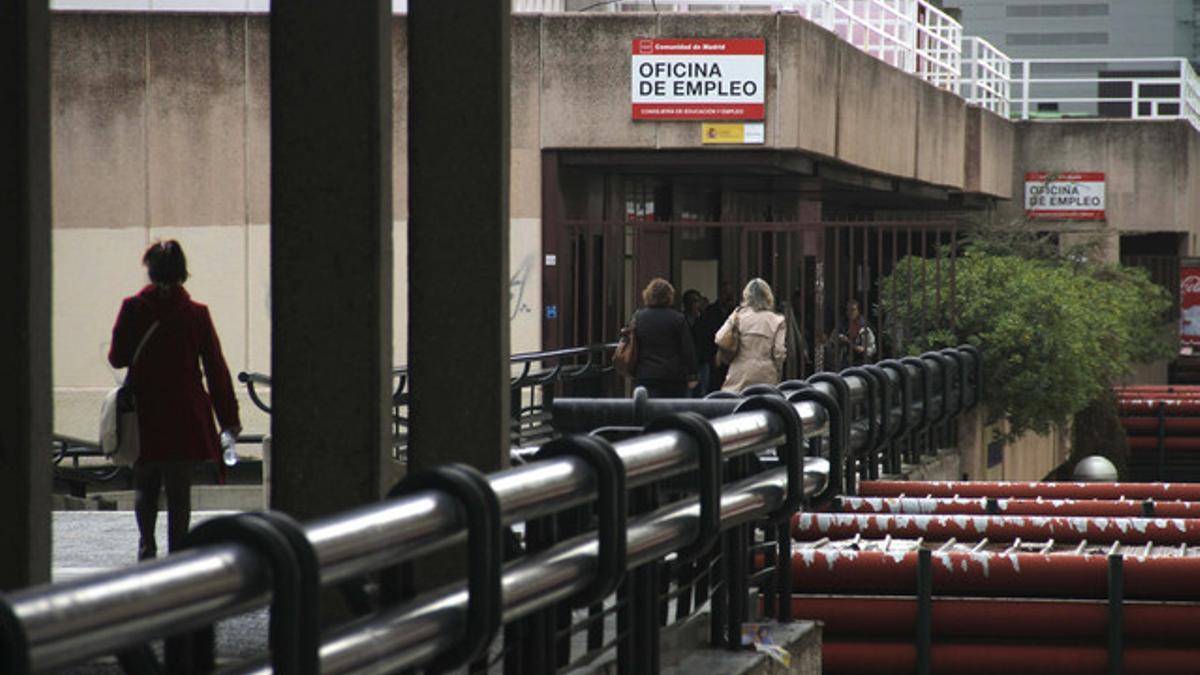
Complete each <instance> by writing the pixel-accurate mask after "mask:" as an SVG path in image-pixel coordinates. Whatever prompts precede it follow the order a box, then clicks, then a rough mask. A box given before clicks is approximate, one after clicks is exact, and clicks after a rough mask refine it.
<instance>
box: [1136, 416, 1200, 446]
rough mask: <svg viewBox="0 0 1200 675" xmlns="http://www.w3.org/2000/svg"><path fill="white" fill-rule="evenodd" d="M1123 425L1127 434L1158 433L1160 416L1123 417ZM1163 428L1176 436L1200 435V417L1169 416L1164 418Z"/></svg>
mask: <svg viewBox="0 0 1200 675" xmlns="http://www.w3.org/2000/svg"><path fill="white" fill-rule="evenodd" d="M1121 427H1122V428H1124V429H1125V433H1127V434H1157V433H1158V418H1157V417H1122V418H1121ZM1163 428H1164V429H1165V430H1166V432H1167V433H1168V434H1174V435H1176V436H1187V435H1194V436H1200V417H1167V418H1165V419H1163ZM1197 440H1198V441H1200V439H1197Z"/></svg>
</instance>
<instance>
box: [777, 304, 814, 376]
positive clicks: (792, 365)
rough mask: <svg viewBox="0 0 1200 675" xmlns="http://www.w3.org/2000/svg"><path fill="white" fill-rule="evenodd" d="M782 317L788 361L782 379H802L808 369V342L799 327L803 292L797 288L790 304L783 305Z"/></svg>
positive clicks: (802, 309) (801, 328)
mask: <svg viewBox="0 0 1200 675" xmlns="http://www.w3.org/2000/svg"><path fill="white" fill-rule="evenodd" d="M782 306H783V317H784V319H785V321H786V326H787V353H788V359H787V362H786V363H784V366H783V370H784V372H783V375H782V378H783V379H786V380H795V379H800V378H802V377H804V374H805V372H806V371H807V367H808V361H809V358H808V340H807V339H806V338H805V335H804V329H803V327H802V326H801V325H800V323H801V322H800V317H801V316H803V311H804V291H803V290H801V289H799V288H797V289H796V292H795V293H793V294H792V301H791V302H790V303H783V305H782Z"/></svg>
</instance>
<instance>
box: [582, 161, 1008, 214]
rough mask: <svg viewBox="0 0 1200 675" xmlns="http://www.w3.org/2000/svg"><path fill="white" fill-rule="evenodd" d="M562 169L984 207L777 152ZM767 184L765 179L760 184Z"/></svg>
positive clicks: (903, 205) (850, 199)
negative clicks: (706, 179) (701, 178)
mask: <svg viewBox="0 0 1200 675" xmlns="http://www.w3.org/2000/svg"><path fill="white" fill-rule="evenodd" d="M559 158H560V162H561V164H562V166H565V167H572V168H577V169H583V170H590V171H603V172H605V173H616V174H627V175H658V176H678V177H696V176H711V177H713V178H715V179H719V180H721V181H722V182H723V183H729V182H731V181H732V182H734V183H735V184H740V185H739V187H742V186H744V185H748V183H742V180H739V179H750V180H753V179H760V180H759V185H760V188H759V189H769V190H772V191H779V192H802V193H807V194H811V195H812V198H813V199H814V200H821V201H824V202H828V203H845V204H853V205H855V206H858V207H865V208H878V209H962V208H981V207H983V206H984V203H983V202H986V200H983V201H982V202H981V201H980V200H978V199H973V198H972V197H971V196H970V195H964V194H963V193H962V192H961V191H958V190H953V189H949V188H945V187H942V186H937V185H930V184H928V183H922V182H919V181H913V180H905V179H901V178H896V177H893V176H886V175H882V174H876V173H871V172H865V171H861V170H858V169H856V168H854V167H850V166H847V165H845V164H842V163H839V162H836V161H832V160H828V159H824V158H816V157H813V156H810V155H806V154H803V153H798V152H787V151H779V150H733V149H721V150H710V149H705V150H564V151H559ZM762 179H766V180H762Z"/></svg>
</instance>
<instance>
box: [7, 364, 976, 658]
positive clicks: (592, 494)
mask: <svg viewBox="0 0 1200 675" xmlns="http://www.w3.org/2000/svg"><path fill="white" fill-rule="evenodd" d="M938 363H939V362H938V361H936V360H934V361H933V362H931V363H929V366H930V367H937V366H938ZM976 372H977V371H976ZM856 377H857V378H858V382H857V384H856V383H854V382H846V385H847V386H846V387H845V394H846V397H847V399H849V401H850V405H851V407H853V406H854V405H856V403H855V401H861V400H863V397H865V396H867V395H868V394H869V392H870V390H869V389H868V388H867V387H866V386H865V382H864V381H863V380H862V379H861V377H859V376H853V377H847V378H845V379H846V380H851V379H855V378H856ZM825 379H826V380H827V379H828V378H827V377H826V378H825ZM941 380H942V378H940V377H937V378H933V381H934V382H938V381H941ZM947 381H948V379H947ZM826 384H827V383H826V382H825V381H822V382H816V383H814V385H813V386H812V388H818V389H819V388H821V387H822V386H824V385H826ZM804 391H805V390H801V391H800V393H803V392H804ZM938 393H939V395H941V396H942V397H943V398H944V396H945V392H941V391H939V392H938ZM770 396H772V395H771V394H768V395H767V397H768V398H769V397H770ZM742 400H748V399H742ZM797 400H798V399H797ZM826 400H829V399H826ZM726 401H728V399H725V400H719V402H721V403H724V402H726ZM739 402H740V401H739ZM926 403H929V404H933V403H934V402H933V401H932V400H931V401H927V402H926ZM774 405H775V406H778V405H779V404H778V403H776V404H774ZM788 405H790V408H788V407H787V406H785V411H787V412H788V414H791V411H794V413H795V414H796V415H797V416H798V421H799V424H800V427H799V428H800V429H803V430H806V431H809V432H810V433H811V430H821V429H826V430H828V427H829V426H830V425H829V424H828V421H829V419H830V418H829V415H830V414H832V412H831V411H828V410H826V409H825V408H824V407H823V406H822V405H819V404H817V403H814V402H812V401H810V400H803V401H800V402H796V403H792V404H788ZM936 409H937V410H939V411H942V410H943V409H942V407H941V406H940V404H939V405H938V406H937V408H936ZM943 412H944V411H943ZM922 417H923V416H922ZM699 419H701V418H694V420H699ZM694 420H693V421H694ZM698 423H699V424H701V425H703V426H704V428H705V429H706V430H707V431H706V432H705V433H706V434H707V433H709V432H711V434H712V436H711V438H712V439H713V441H712V442H713V443H715V445H712V446H710V448H711V451H712V452H716V453H717V458H718V460H729V459H733V458H735V457H739V456H742V455H747V454H749V453H753V452H757V451H761V450H764V449H768V448H775V447H779V446H781V445H782V444H784V443H785V441H786V437H787V434H788V433H790V432H788V431H787V429H788V428H789V427H788V424H789V422H788V421H787V420H786V419H785V416H783V415H782V414H781V411H778V410H775V411H772V410H771V406H766V407H765V409H754V410H747V411H745V412H735V413H733V414H729V415H724V416H719V417H716V418H714V419H710V420H707V421H701V422H698ZM839 428H840V424H839ZM826 433H827V431H826ZM704 443H705V441H702V438H701V437H700V436H696V435H692V434H691V433H687V432H685V431H684V430H680V429H676V428H670V429H666V430H663V431H658V432H652V433H643V434H641V435H638V436H634V437H632V438H628V439H626V440H622V441H618V442H615V443H613V444H612V445H611V447H612V451H613V455H614V457H615V458H616V461H618V462H619V464H620V467H621V469H622V470H623V474H624V483H625V485H626V488H627V489H630V490H633V489H637V488H640V487H643V486H647V485H650V484H652V483H655V482H658V481H661V480H663V479H666V478H672V477H678V476H681V475H683V474H686V473H688V472H694V471H696V470H697V468H698V467H703V466H704V464H705V461H711V460H704V461H702V460H701V457H702V456H705V455H704V453H705V452H706V451H705V449H704V447H703V446H704ZM803 461H804V465H803V473H802V474H798V475H797V478H798V479H799V480H800V481H801V486H800V487H799V488H797V489H802V491H803V494H804V495H805V496H806V497H809V498H812V497H814V496H816V495H820V494H822V493H825V492H826V491H827V488H828V487H829V485H830V481H831V479H832V478H833V476H835V475H839V474H838V472H837V471H836V470H835V467H832V466H831V465H830V464H829V462H827V461H826V460H823V459H821V458H818V457H810V458H805V459H804V460H803ZM709 466H712V465H711V464H709ZM701 473H703V471H701ZM693 475H695V474H693ZM481 480H485V481H486V485H487V486H488V489H489V491H490V492H491V493H493V494H494V495H495V500H496V504H497V507H498V511H497V521H496V523H497V525H502V526H509V525H513V524H515V523H520V522H527V521H530V520H533V519H537V518H541V517H544V516H548V515H551V514H555V513H561V512H562V511H563V510H564V509H568V508H571V507H574V506H579V505H582V504H586V503H589V502H590V501H592V500H594V499H595V498H596V497H597V491H598V486H599V474H598V473H597V472H596V469H595V468H594V467H593V465H591V464H590V463H589V462H587V461H584V460H583V459H581V458H580V457H576V456H558V457H554V458H552V459H542V460H538V459H534V460H533V461H531V462H529V463H527V464H524V465H521V466H518V467H514V468H512V469H509V470H506V471H501V472H497V473H494V474H491V475H490V476H488V477H486V479H481ZM835 488H836V486H835ZM788 491H789V485H788V478H787V471H786V470H785V469H783V468H780V469H772V470H768V471H765V472H762V473H759V474H755V475H753V476H750V477H748V478H746V479H744V480H741V481H739V482H736V483H730V484H726V485H724V486H721V492H720V494H719V495H717V497H716V498H717V502H716V504H717V510H718V511H719V516H720V518H719V527H720V528H721V529H722V530H724V529H727V528H732V527H735V526H737V525H740V524H741V523H745V522H747V521H748V520H750V519H755V518H762V517H764V516H765V515H766V514H769V513H773V512H774V511H775V509H776V508H777V507H779V505H781V504H782V503H784V498H785V495H786V494H787V493H788ZM703 494H704V492H703V490H702V491H701V497H702V498H703ZM704 508H705V507H702V506H700V505H698V501H697V499H696V498H685V499H682V500H680V501H677V502H674V503H671V504H669V505H667V506H664V507H662V508H660V509H658V510H656V511H653V512H651V513H642V514H639V515H638V516H637V517H634V518H630V520H629V522H628V529H627V537H626V543H627V547H626V551H627V552H626V556H627V566H628V567H629V568H633V567H636V566H638V565H639V564H641V563H644V562H647V561H651V560H655V559H658V558H661V557H662V556H664V555H666V554H668V553H670V552H672V551H676V550H678V549H680V548H681V547H683V546H685V545H687V544H689V543H690V542H692V541H693V540H694V539H695V537H696V536H697V533H698V532H700V531H701V521H702V518H703V516H704ZM471 517H472V516H471V514H470V513H469V512H467V509H465V507H464V504H463V503H462V502H459V501H458V500H457V499H456V498H454V497H452V496H451V495H450V494H448V493H446V492H444V491H442V490H438V489H422V490H418V491H415V492H413V493H411V494H408V495H407V496H404V497H399V498H394V499H390V500H387V501H384V502H381V503H377V504H372V505H368V506H364V507H360V508H358V509H354V510H352V511H349V512H346V513H342V514H338V515H335V516H330V517H326V518H322V519H319V520H316V521H313V522H311V523H308V524H306V525H304V526H303V527H302V528H301V530H300V534H299V535H298V536H300V538H301V539H302V540H303V543H304V545H305V547H306V550H310V551H311V555H312V556H313V558H314V559H315V567H316V569H317V575H318V581H319V583H320V585H324V586H328V585H331V584H338V583H339V582H344V581H347V580H350V579H354V578H361V577H362V576H363V575H364V574H366V573H368V572H372V571H374V570H379V569H382V568H390V567H392V566H395V565H397V564H399V563H403V562H406V561H410V560H413V559H415V558H417V557H420V556H423V555H426V554H428V553H431V552H434V551H438V550H443V549H445V548H447V547H450V546H453V545H455V544H458V543H461V542H463V541H465V540H466V539H467V526H468V522H469V521H470V519H471ZM233 518H236V516H235V517H233ZM597 541H598V535H597V534H596V533H594V532H593V533H587V534H584V535H581V536H579V537H575V538H572V539H570V540H567V541H564V542H559V543H558V544H557V545H555V546H553V547H551V548H549V549H547V550H544V551H540V552H538V553H534V554H529V555H527V556H525V557H523V558H520V559H518V560H515V561H513V562H511V563H509V564H507V565H506V566H505V567H504V570H503V574H502V578H501V583H502V588H503V593H502V599H503V602H502V604H503V620H504V621H505V622H507V621H511V620H513V619H516V618H520V617H522V616H525V615H527V614H529V613H532V612H534V611H537V610H539V609H543V608H548V607H550V606H553V605H554V604H555V603H557V602H559V601H562V600H564V599H565V598H567V597H569V596H571V595H573V594H574V593H576V592H578V591H579V590H580V589H582V588H584V587H586V586H587V585H588V584H589V583H590V582H591V581H592V579H593V577H594V576H595V575H596V569H597V559H598V556H599V555H600V553H599V549H598V544H597ZM472 545H474V544H472ZM497 564H499V563H498V561H497ZM272 576H273V575H272V573H271V572H270V570H269V568H268V564H267V562H266V560H265V558H264V557H263V556H262V555H260V553H258V552H256V550H255V549H253V548H252V547H250V546H248V545H246V544H245V542H241V543H215V544H209V545H203V546H197V547H195V548H192V549H188V550H186V551H183V552H181V553H176V554H172V555H170V556H168V557H167V558H165V559H162V560H159V561H154V562H150V563H144V564H142V565H138V566H136V567H131V568H127V569H123V570H117V571H113V572H108V573H104V574H100V575H97V576H94V577H90V578H85V579H80V580H76V581H72V582H67V583H61V584H53V585H46V586H40V587H35V588H31V589H25V590H22V591H18V592H16V593H13V594H12V595H9V596H7V597H4V596H0V665H5V661H4V659H5V658H6V657H11V656H12V655H13V654H15V653H16V650H20V651H21V653H20V654H19V656H21V657H24V658H27V661H28V662H27V664H25V665H26V666H27V668H15V670H16V671H17V672H18V673H19V672H20V671H21V670H24V669H27V670H29V671H30V672H42V671H48V670H53V669H57V668H62V667H65V666H67V665H71V664H74V663H79V662H81V661H84V660H86V659H89V658H92V657H96V656H100V655H103V654H111V653H116V652H120V651H122V650H127V649H131V648H135V647H137V646H139V645H143V644H145V643H146V642H148V641H150V640H153V639H157V638H159V637H163V636H166V635H173V634H178V633H181V632H186V631H191V630H195V629H199V628H202V627H205V626H208V625H211V624H212V623H213V622H215V621H218V620H221V619H224V618H227V617H230V616H233V615H236V614H239V613H243V612H245V611H248V610H250V609H253V608H256V607H261V606H263V605H264V604H265V603H267V602H268V601H269V600H270V599H271V598H270V588H271V583H272V581H271V578H272ZM467 608H468V594H467V593H466V592H465V591H464V590H463V589H462V587H461V586H455V587H452V588H450V589H448V590H447V589H443V590H442V591H438V592H434V593H431V594H426V595H423V596H420V597H418V598H415V599H413V600H411V601H409V602H408V603H407V604H404V605H402V606H399V607H397V608H395V609H391V610H385V611H382V612H380V613H378V614H376V615H374V616H373V617H371V618H369V619H367V620H365V621H364V622H358V623H356V624H355V625H354V626H353V627H350V628H346V629H343V630H341V631H339V632H337V633H334V634H332V635H330V636H328V637H327V638H326V639H325V640H324V642H323V644H322V647H321V650H320V654H321V655H320V661H321V672H326V673H343V672H355V671H356V670H357V669H358V668H359V667H360V666H363V665H364V663H363V662H362V659H363V658H369V659H370V660H371V662H372V664H373V665H372V667H373V668H383V667H384V665H385V664H386V665H387V667H394V668H399V667H407V666H416V665H421V664H425V663H427V662H428V661H429V660H430V659H431V658H433V657H434V656H437V655H438V654H439V653H440V652H441V651H443V650H445V649H448V648H450V646H452V645H454V644H456V643H457V641H458V639H459V637H460V635H461V634H462V632H463V631H464V630H465V628H464V626H466V625H467V623H468V622H467V614H468V611H467ZM13 625H15V626H17V627H18V629H17V630H15V631H14V630H6V629H7V628H10V627H11V626H13ZM383 635H387V636H389V638H395V641H394V642H391V641H388V642H387V646H386V647H381V646H380V645H381V643H380V641H379V638H380V637H381V636H383ZM5 641H10V643H9V644H4V642H5ZM367 643H369V644H370V645H371V646H370V648H368V649H365V650H364V649H361V647H362V646H363V645H366V644H367ZM356 645H357V647H356ZM13 662H16V661H13ZM13 662H10V664H11V663H13ZM245 668H249V670H241V671H238V672H270V671H269V670H268V669H266V668H267V667H265V666H262V664H250V665H248V666H245Z"/></svg>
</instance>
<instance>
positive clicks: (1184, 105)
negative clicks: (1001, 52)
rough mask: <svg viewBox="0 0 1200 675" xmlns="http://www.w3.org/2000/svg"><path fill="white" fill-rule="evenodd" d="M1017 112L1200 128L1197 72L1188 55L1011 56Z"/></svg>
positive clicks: (1020, 114)
mask: <svg viewBox="0 0 1200 675" xmlns="http://www.w3.org/2000/svg"><path fill="white" fill-rule="evenodd" d="M1013 67H1014V69H1015V71H1016V73H1017V78H1016V79H1017V83H1018V87H1017V92H1016V95H1015V96H1014V97H1013V99H1012V100H1013V103H1014V104H1015V106H1016V116H1018V117H1019V118H1020V119H1038V118H1054V119H1060V118H1067V119H1075V118H1127V119H1185V120H1188V122H1190V123H1191V124H1192V126H1193V127H1195V128H1196V129H1198V130H1200V78H1197V76H1196V71H1195V70H1193V69H1192V66H1191V64H1190V63H1188V61H1187V59H1182V58H1163V59H1155V58H1131V59H1112V58H1102V59H1019V60H1014V61H1013Z"/></svg>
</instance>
